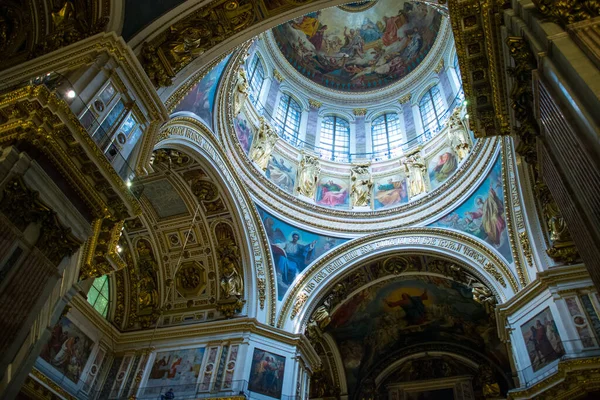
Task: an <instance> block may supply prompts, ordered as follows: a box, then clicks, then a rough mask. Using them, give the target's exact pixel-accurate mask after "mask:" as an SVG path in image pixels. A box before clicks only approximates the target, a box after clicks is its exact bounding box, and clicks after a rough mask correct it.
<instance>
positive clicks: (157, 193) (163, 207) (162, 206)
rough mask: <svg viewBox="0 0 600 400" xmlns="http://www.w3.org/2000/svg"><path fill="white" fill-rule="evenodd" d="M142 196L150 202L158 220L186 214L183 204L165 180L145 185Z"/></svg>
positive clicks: (175, 191)
mask: <svg viewBox="0 0 600 400" xmlns="http://www.w3.org/2000/svg"><path fill="white" fill-rule="evenodd" d="M144 196H146V198H147V199H148V200H149V201H150V204H152V207H153V208H154V211H156V214H158V216H159V217H160V218H168V217H173V216H175V215H181V214H187V207H186V206H185V202H184V201H183V199H182V198H181V197H180V196H179V194H178V193H177V190H175V188H174V187H173V185H171V183H170V182H169V181H168V180H166V179H161V180H159V181H154V182H148V183H145V184H144Z"/></svg>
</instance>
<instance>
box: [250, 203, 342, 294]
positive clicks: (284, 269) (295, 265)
mask: <svg viewBox="0 0 600 400" xmlns="http://www.w3.org/2000/svg"><path fill="white" fill-rule="evenodd" d="M257 208H258V213H259V214H260V217H261V219H262V221H263V225H264V227H265V231H266V234H267V238H268V240H269V244H270V245H271V253H272V254H273V263H274V264H275V265H274V267H275V272H276V276H277V293H278V295H277V297H278V299H279V300H281V299H283V296H284V295H285V292H286V291H287V289H288V288H289V287H290V285H291V283H292V282H293V281H294V279H296V276H298V275H299V274H300V273H302V271H304V269H305V268H306V267H307V266H308V265H310V264H311V263H312V262H313V261H315V260H316V259H317V258H319V257H321V256H322V255H323V254H325V253H327V252H328V251H329V250H331V249H333V248H334V247H337V246H339V245H340V244H342V243H344V242H345V241H346V240H347V239H340V238H332V237H326V236H323V235H319V234H315V233H312V232H309V231H306V230H304V229H299V228H297V227H294V226H292V225H290V224H288V223H286V222H283V221H281V220H280V219H278V218H276V217H274V216H273V215H271V214H269V213H267V212H266V211H265V210H263V209H261V208H260V207H257Z"/></svg>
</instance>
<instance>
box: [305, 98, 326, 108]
mask: <svg viewBox="0 0 600 400" xmlns="http://www.w3.org/2000/svg"><path fill="white" fill-rule="evenodd" d="M308 105H309V106H310V107H311V108H317V109H318V108H321V106H322V105H323V103H321V102H320V101H318V100H315V99H308Z"/></svg>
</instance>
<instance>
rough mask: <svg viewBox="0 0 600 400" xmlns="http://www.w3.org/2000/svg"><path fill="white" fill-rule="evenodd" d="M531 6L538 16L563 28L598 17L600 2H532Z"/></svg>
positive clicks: (573, 0) (556, 0)
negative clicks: (537, 12)
mask: <svg viewBox="0 0 600 400" xmlns="http://www.w3.org/2000/svg"><path fill="white" fill-rule="evenodd" d="M533 4H535V6H536V7H537V8H538V10H539V11H540V14H542V15H543V16H544V17H545V18H547V19H549V20H550V21H552V22H554V23H555V24H558V25H560V26H561V27H563V28H566V27H567V25H570V24H573V23H575V22H580V21H585V20H588V19H592V18H594V17H598V16H600V2H598V1H597V0H592V1H582V0H567V1H558V0H533Z"/></svg>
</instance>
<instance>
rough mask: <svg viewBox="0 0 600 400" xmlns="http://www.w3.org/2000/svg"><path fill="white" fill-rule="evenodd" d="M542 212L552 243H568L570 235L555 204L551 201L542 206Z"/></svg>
mask: <svg viewBox="0 0 600 400" xmlns="http://www.w3.org/2000/svg"><path fill="white" fill-rule="evenodd" d="M543 211H544V216H545V217H546V224H547V225H548V231H549V233H550V240H551V241H552V243H560V242H570V241H571V240H572V239H571V234H570V233H569V230H568V229H567V224H566V223H565V220H564V218H563V216H562V214H561V212H560V210H559V209H558V206H557V205H556V202H555V201H554V200H552V201H549V202H547V203H546V204H544V208H543Z"/></svg>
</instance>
